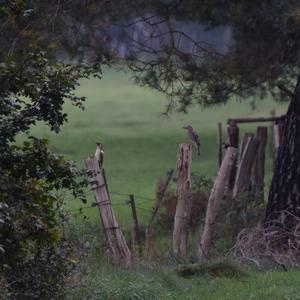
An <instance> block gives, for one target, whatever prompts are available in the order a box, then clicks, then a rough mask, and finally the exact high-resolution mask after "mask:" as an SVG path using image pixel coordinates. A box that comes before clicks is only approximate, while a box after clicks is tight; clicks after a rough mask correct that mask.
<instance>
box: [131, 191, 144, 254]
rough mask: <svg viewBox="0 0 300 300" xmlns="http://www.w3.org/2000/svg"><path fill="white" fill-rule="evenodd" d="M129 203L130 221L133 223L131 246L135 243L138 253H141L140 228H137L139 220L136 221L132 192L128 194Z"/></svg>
mask: <svg viewBox="0 0 300 300" xmlns="http://www.w3.org/2000/svg"><path fill="white" fill-rule="evenodd" d="M129 204H130V206H131V212H132V223H133V231H132V237H133V238H132V240H133V247H132V248H135V245H136V246H137V248H138V253H139V254H141V251H142V247H141V246H142V245H141V237H140V228H139V222H138V218H137V213H136V208H135V200H134V196H133V195H132V194H130V195H129Z"/></svg>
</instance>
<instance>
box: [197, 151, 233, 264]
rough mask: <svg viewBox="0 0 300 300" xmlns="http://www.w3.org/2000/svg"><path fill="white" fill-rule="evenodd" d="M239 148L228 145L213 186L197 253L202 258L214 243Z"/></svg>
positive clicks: (204, 257)
mask: <svg viewBox="0 0 300 300" xmlns="http://www.w3.org/2000/svg"><path fill="white" fill-rule="evenodd" d="M236 158H237V149H236V148H234V147H228V148H227V150H226V154H225V157H224V159H223V162H222V165H221V168H220V170H219V173H218V176H217V178H216V181H215V184H214V186H213V188H212V191H211V194H210V197H209V200H208V205H207V209H206V215H205V224H204V230H203V233H202V235H201V238H200V240H199V242H198V249H197V254H198V257H199V259H200V260H203V259H206V258H207V255H208V251H209V249H210V246H211V244H212V240H213V232H214V227H215V221H216V218H217V216H218V213H219V208H220V203H221V200H222V198H223V196H224V191H225V185H226V182H227V180H228V177H229V176H230V174H231V171H232V169H233V168H234V165H235V162H236Z"/></svg>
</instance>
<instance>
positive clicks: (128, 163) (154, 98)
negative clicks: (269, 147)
mask: <svg viewBox="0 0 300 300" xmlns="http://www.w3.org/2000/svg"><path fill="white" fill-rule="evenodd" d="M77 93H78V95H82V96H86V98H87V101H86V103H85V110H84V111H81V110H80V109H78V108H76V107H73V106H72V105H70V104H69V103H67V104H66V105H65V110H66V112H67V113H68V115H69V117H68V119H69V121H68V123H66V124H65V125H64V126H63V128H62V131H61V133H59V134H58V135H56V134H52V133H50V132H49V131H48V130H47V128H46V127H44V126H42V125H40V126H38V127H36V128H34V129H33V133H34V134H35V135H37V136H39V137H43V138H47V139H49V140H50V146H51V148H52V149H53V150H54V151H56V152H58V153H61V154H63V155H65V156H66V158H67V159H70V160H73V161H75V162H76V163H77V166H78V167H80V168H83V159H85V158H86V157H88V156H89V155H91V154H93V153H94V151H95V143H96V142H98V141H100V142H101V143H102V144H103V145H104V152H105V158H104V167H105V170H106V174H107V177H108V184H109V189H110V191H112V192H118V193H124V194H130V193H132V194H135V195H137V196H143V197H148V198H154V197H155V187H156V183H157V181H158V179H159V178H163V177H164V176H165V173H166V171H168V170H169V169H171V168H175V167H176V153H177V147H178V144H180V143H184V142H188V138H187V136H186V133H185V131H184V130H183V129H182V126H183V125H186V124H192V125H193V127H194V128H195V129H196V130H197V132H198V134H199V136H200V141H201V156H200V157H197V156H196V155H195V156H194V157H193V163H192V165H193V172H196V173H198V174H201V175H204V176H206V177H208V178H210V177H213V176H215V175H216V172H217V150H216V132H217V124H218V122H222V123H223V132H224V135H225V131H226V120H227V119H228V118H232V117H241V116H257V115H259V116H268V115H270V111H271V110H273V109H275V110H276V113H277V114H278V115H280V114H283V113H284V112H285V110H286V107H287V104H286V103H283V104H279V103H278V102H274V101H272V100H271V99H266V100H257V101H255V106H256V109H253V104H252V105H250V103H251V102H253V99H250V100H249V99H248V100H246V101H241V100H234V99H233V100H232V101H231V103H228V104H227V105H221V106H214V107H210V108H201V107H200V106H198V105H194V106H193V107H190V108H189V110H188V114H183V113H181V114H180V113H177V112H174V113H172V114H171V115H170V116H169V117H166V116H164V115H163V112H164V111H165V105H166V103H167V102H166V101H167V100H166V99H165V97H164V96H163V95H161V94H159V93H156V92H154V91H152V90H149V89H145V88H141V87H138V86H136V85H135V84H134V83H133V82H132V81H131V80H130V74H126V73H124V72H117V71H116V70H113V71H111V70H108V71H104V74H103V78H102V79H101V80H99V79H89V80H84V81H82V82H81V85H80V87H79V88H78V89H77ZM257 125H258V124H255V125H242V126H241V136H242V132H243V131H246V130H247V131H252V132H255V130H256V126H257ZM268 154H269V152H268ZM270 170H271V160H270V155H268V159H267V176H266V186H268V183H269V182H270V178H271V174H270ZM87 197H88V199H89V203H88V205H90V203H91V201H92V196H91V193H90V192H89V191H87ZM111 197H112V202H113V203H120V201H124V203H125V200H126V199H124V196H118V195H113V194H112V195H111ZM125 198H126V197H125ZM137 201H138V199H137ZM151 205H152V203H151V201H149V202H145V201H141V205H140V206H141V207H144V208H150V207H151ZM78 207H82V203H79V202H78V201H77V200H76V199H72V198H70V199H68V208H69V209H76V208H78ZM115 210H116V213H117V215H118V218H119V220H120V222H121V223H122V224H123V225H126V224H128V218H129V215H128V213H129V210H128V208H127V207H123V206H118V207H116V208H115ZM86 214H87V215H88V216H89V217H90V218H91V219H93V220H94V221H95V222H97V221H98V215H97V211H96V210H87V211H86ZM139 214H140V215H141V218H142V219H143V218H146V217H147V212H145V211H144V210H142V209H141V210H140V211H139Z"/></svg>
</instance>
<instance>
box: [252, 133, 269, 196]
mask: <svg viewBox="0 0 300 300" xmlns="http://www.w3.org/2000/svg"><path fill="white" fill-rule="evenodd" d="M256 138H257V140H258V142H259V145H258V149H257V155H256V159H255V162H254V173H253V181H254V182H253V185H254V192H255V194H254V198H255V200H256V201H264V178H265V156H266V155H265V152H266V144H267V138H268V128H267V127H257V131H256Z"/></svg>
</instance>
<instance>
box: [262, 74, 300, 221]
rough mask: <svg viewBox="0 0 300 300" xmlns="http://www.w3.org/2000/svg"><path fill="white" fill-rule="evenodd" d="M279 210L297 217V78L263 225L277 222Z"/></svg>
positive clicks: (299, 196)
mask: <svg viewBox="0 0 300 300" xmlns="http://www.w3.org/2000/svg"><path fill="white" fill-rule="evenodd" d="M283 211H288V212H290V213H292V214H293V215H295V216H297V217H300V77H299V78H298V82H297V85H296V88H295V92H294V99H293V100H292V101H291V103H290V105H289V108H288V111H287V115H286V120H285V129H284V135H283V139H282V142H281V144H280V147H279V149H278V155H277V158H276V163H275V168H274V175H273V179H272V183H271V187H270V192H269V199H268V204H267V210H266V216H265V221H266V224H274V222H276V221H278V220H279V219H280V216H281V214H282V212H283ZM290 225H292V224H290Z"/></svg>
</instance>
